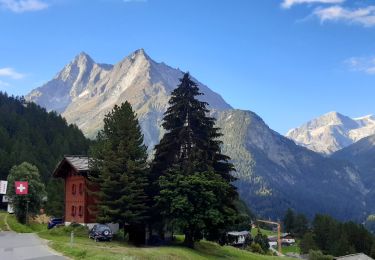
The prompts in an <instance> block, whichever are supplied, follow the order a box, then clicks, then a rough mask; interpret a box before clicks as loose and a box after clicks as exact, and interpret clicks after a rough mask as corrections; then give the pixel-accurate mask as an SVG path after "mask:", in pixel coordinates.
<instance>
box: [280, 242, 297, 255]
mask: <svg viewBox="0 0 375 260" xmlns="http://www.w3.org/2000/svg"><path fill="white" fill-rule="evenodd" d="M282 252H283V254H287V253H297V254H300V253H301V249H300V248H299V245H298V244H295V245H292V246H283V247H282Z"/></svg>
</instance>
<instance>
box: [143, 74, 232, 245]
mask: <svg viewBox="0 0 375 260" xmlns="http://www.w3.org/2000/svg"><path fill="white" fill-rule="evenodd" d="M180 81H181V83H180V84H179V86H178V87H177V88H176V89H175V90H174V91H173V92H172V95H171V98H170V100H169V108H168V109H167V111H166V113H165V114H164V119H163V127H164V129H165V130H166V133H165V134H164V136H163V138H162V139H161V141H160V143H159V144H158V145H157V146H156V147H155V157H154V160H153V163H152V170H151V182H152V183H153V186H152V189H151V193H150V194H151V196H155V198H156V199H155V202H156V206H157V208H156V210H157V212H159V213H160V214H161V216H162V217H163V219H164V220H165V221H167V222H170V223H173V224H174V226H177V227H178V228H180V229H181V230H182V231H183V232H184V234H185V244H186V245H187V246H189V247H193V246H194V242H195V241H197V240H199V239H200V238H202V236H203V234H204V235H205V236H206V237H207V238H209V239H212V240H218V239H219V237H220V234H221V233H223V232H224V231H225V229H226V228H227V227H228V226H229V225H231V224H233V222H234V221H235V219H236V217H237V210H236V208H235V206H234V201H235V200H236V199H237V198H238V194H237V191H236V189H235V187H234V186H233V185H232V184H231V182H232V181H234V180H235V178H234V177H233V176H232V175H231V174H230V173H231V171H234V170H235V169H234V167H233V165H232V164H231V163H230V162H229V160H230V158H229V157H228V156H226V155H223V154H222V153H221V144H222V143H221V141H220V140H219V137H220V136H221V134H220V132H219V129H218V128H216V127H215V119H214V118H212V117H209V116H207V114H208V113H209V110H208V109H207V106H208V104H207V103H206V102H202V101H200V100H198V99H197V97H198V96H200V95H202V94H201V93H200V92H199V88H198V86H197V84H196V83H195V82H193V81H192V80H191V79H190V76H189V74H188V73H186V74H184V76H183V78H182V79H181V80H180ZM154 210H155V208H154Z"/></svg>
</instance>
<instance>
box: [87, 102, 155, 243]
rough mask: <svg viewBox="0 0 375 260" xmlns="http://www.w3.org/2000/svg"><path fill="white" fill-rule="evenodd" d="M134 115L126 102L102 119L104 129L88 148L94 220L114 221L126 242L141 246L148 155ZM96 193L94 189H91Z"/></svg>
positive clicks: (145, 208)
mask: <svg viewBox="0 0 375 260" xmlns="http://www.w3.org/2000/svg"><path fill="white" fill-rule="evenodd" d="M146 150H147V149H146V146H145V145H144V144H143V135H142V134H141V128H140V126H139V123H138V120H137V118H136V115H135V114H134V112H133V110H132V107H131V105H130V104H129V103H128V102H125V103H123V104H122V105H121V106H117V105H116V106H115V107H114V109H113V110H112V111H111V112H110V113H109V114H107V115H106V117H105V119H104V129H103V130H102V131H100V132H99V134H98V136H97V142H96V144H95V145H93V147H92V149H91V156H92V160H91V161H90V167H91V173H90V180H91V181H92V184H93V185H91V186H95V185H96V186H97V188H98V190H99V191H98V192H97V193H96V197H97V200H98V205H97V220H98V221H99V222H101V223H105V222H114V223H119V224H120V225H121V226H123V227H124V231H125V232H128V233H129V241H130V242H132V243H135V244H142V243H144V239H145V238H144V234H145V232H144V228H145V226H144V223H145V220H146V218H147V214H146V212H147V206H146V202H147V196H146V194H145V189H146V186H147V180H148V179H147V173H148V169H147V163H146V159H147V152H146ZM94 190H95V189H94Z"/></svg>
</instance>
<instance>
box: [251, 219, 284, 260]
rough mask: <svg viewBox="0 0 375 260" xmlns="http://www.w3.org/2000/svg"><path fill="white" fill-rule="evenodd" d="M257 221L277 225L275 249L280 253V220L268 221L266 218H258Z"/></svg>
mask: <svg viewBox="0 0 375 260" xmlns="http://www.w3.org/2000/svg"><path fill="white" fill-rule="evenodd" d="M257 222H262V223H267V224H271V225H276V226H277V249H278V250H277V251H279V253H280V254H282V251H281V225H280V222H273V221H268V220H261V219H258V220H257Z"/></svg>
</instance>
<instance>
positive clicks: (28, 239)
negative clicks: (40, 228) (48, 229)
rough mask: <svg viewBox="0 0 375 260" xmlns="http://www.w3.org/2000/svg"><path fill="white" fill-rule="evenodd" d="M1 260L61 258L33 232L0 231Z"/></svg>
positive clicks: (60, 259)
mask: <svg viewBox="0 0 375 260" xmlns="http://www.w3.org/2000/svg"><path fill="white" fill-rule="evenodd" d="M0 259H1V260H37V259H38V260H39V259H40V260H55V259H56V260H62V259H67V258H65V257H63V256H58V255H56V254H55V253H54V252H52V251H51V249H49V248H48V246H47V245H45V243H44V242H43V241H42V240H41V239H40V238H39V237H38V236H37V235H35V234H17V233H14V232H10V231H2V232H0Z"/></svg>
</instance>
